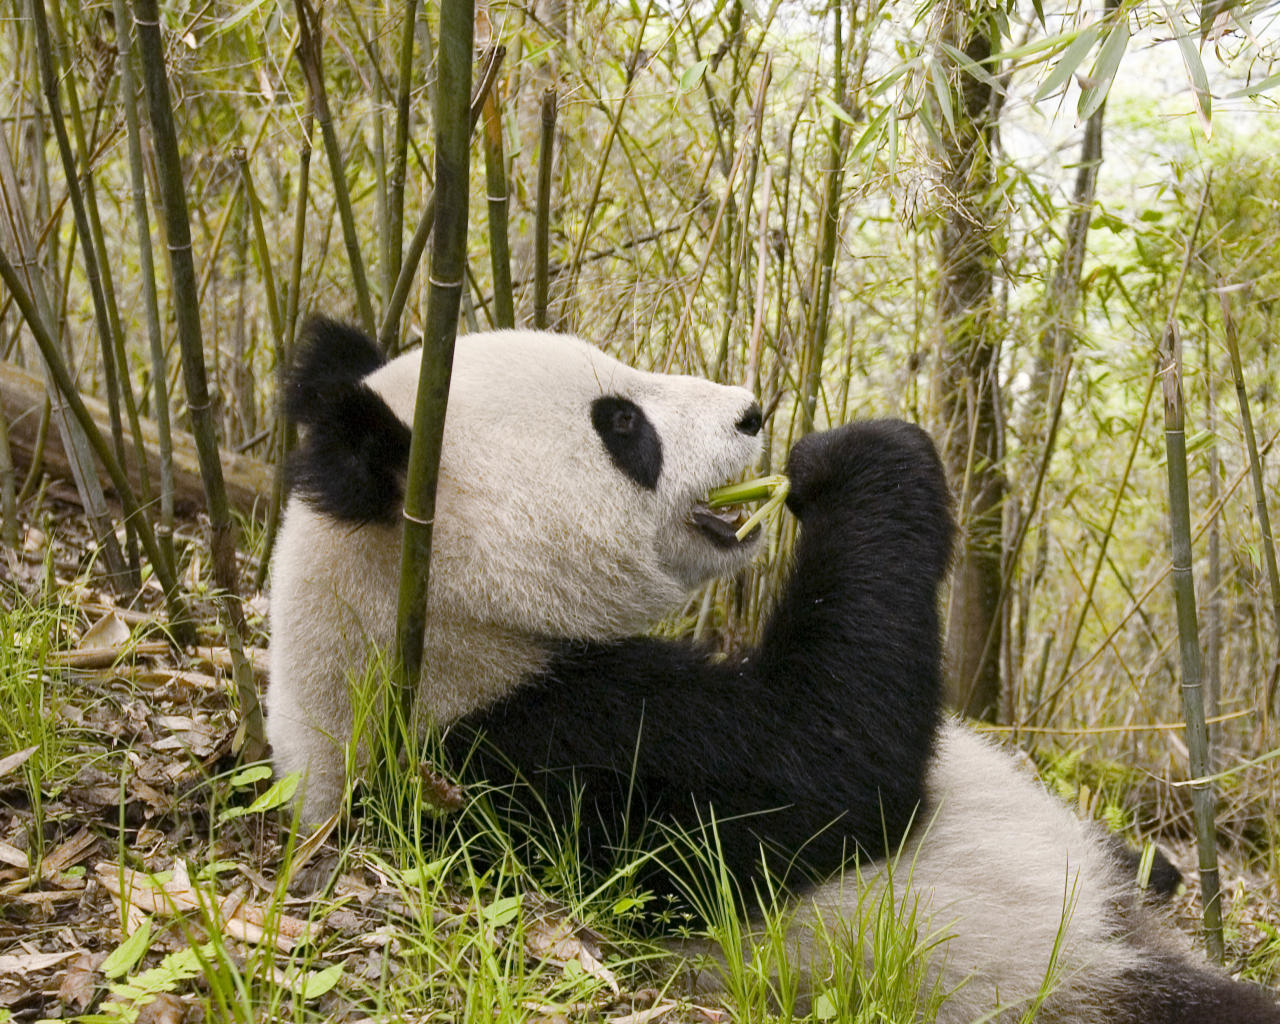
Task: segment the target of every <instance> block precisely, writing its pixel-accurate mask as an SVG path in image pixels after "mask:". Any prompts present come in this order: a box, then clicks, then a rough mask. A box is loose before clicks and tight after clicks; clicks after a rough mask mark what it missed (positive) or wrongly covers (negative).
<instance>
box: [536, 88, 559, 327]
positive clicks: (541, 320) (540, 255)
mask: <svg viewBox="0 0 1280 1024" xmlns="http://www.w3.org/2000/svg"><path fill="white" fill-rule="evenodd" d="M541 126H542V136H541V139H540V142H539V146H538V199H537V209H536V213H535V222H534V231H533V326H534V327H536V328H538V329H539V330H545V329H546V326H547V303H548V300H549V298H550V296H549V292H550V289H551V274H550V266H551V169H552V165H553V163H554V150H555V137H556V91H555V89H547V90H546V91H545V92H543V94H542V119H541Z"/></svg>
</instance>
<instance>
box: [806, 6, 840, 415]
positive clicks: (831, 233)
mask: <svg viewBox="0 0 1280 1024" xmlns="http://www.w3.org/2000/svg"><path fill="white" fill-rule="evenodd" d="M834 9H835V43H834V45H833V46H832V53H833V56H834V60H835V86H834V92H835V102H836V103H837V104H839V106H840V107H841V109H844V106H845V95H844V93H845V66H844V36H843V26H842V19H841V10H840V5H839V4H835V5H834ZM851 34H852V33H851ZM827 137H828V148H827V166H826V168H825V170H824V171H823V174H824V176H825V177H824V182H825V184H826V188H825V189H824V191H823V198H822V220H821V222H820V228H819V239H818V252H819V264H818V266H817V268H815V269H816V272H815V275H814V281H813V285H812V288H813V292H814V304H813V307H812V309H811V312H810V317H809V320H810V326H809V331H808V334H809V339H808V341H809V344H808V345H807V346H806V347H805V358H806V360H807V362H806V372H805V376H804V384H803V386H802V388H801V391H800V402H799V406H800V432H801V434H807V433H809V432H811V431H812V430H813V428H814V421H815V420H816V418H817V415H816V414H817V406H818V393H819V391H820V390H821V389H822V363H823V359H824V357H825V356H826V351H827V316H828V310H829V309H830V305H831V280H832V275H833V273H834V268H835V257H836V242H837V240H838V237H839V233H840V186H841V185H842V184H843V182H844V150H845V145H846V143H845V139H846V132H845V124H844V121H842V120H841V119H840V118H838V117H836V116H835V115H834V114H832V115H831V125H830V127H829V128H828V130H827Z"/></svg>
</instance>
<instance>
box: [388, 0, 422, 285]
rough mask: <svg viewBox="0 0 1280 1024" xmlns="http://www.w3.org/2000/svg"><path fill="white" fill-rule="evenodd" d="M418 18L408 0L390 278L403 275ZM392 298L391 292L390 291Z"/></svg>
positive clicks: (391, 203) (395, 142)
mask: <svg viewBox="0 0 1280 1024" xmlns="http://www.w3.org/2000/svg"><path fill="white" fill-rule="evenodd" d="M417 20H418V0H405V5H404V14H403V15H402V21H401V24H400V61H399V68H398V71H399V79H398V81H397V82H396V119H395V131H394V133H393V134H392V138H391V177H390V181H389V182H388V183H387V238H386V261H387V280H388V281H392V282H395V281H397V280H399V278H400V257H401V254H402V252H403V249H404V188H405V177H406V174H405V168H406V166H407V164H408V160H409V97H410V95H411V93H412V83H413V29H414V26H415V24H416V23H417ZM387 297H388V298H390V291H388V295H387Z"/></svg>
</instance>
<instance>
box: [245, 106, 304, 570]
mask: <svg viewBox="0 0 1280 1024" xmlns="http://www.w3.org/2000/svg"><path fill="white" fill-rule="evenodd" d="M312 121H313V118H312V116H311V111H310V109H308V110H307V113H306V116H305V117H303V119H302V149H301V151H300V152H299V154H298V194H297V196H296V197H295V201H294V207H293V253H292V255H291V257H290V260H289V284H288V288H287V291H286V293H285V311H284V325H283V332H284V333H283V336H282V338H281V341H280V349H279V351H278V352H277V353H276V450H275V472H274V476H273V478H272V481H271V502H270V504H269V505H268V506H267V525H266V531H265V532H266V536H265V537H264V538H263V542H262V560H261V561H260V562H259V563H258V571H257V572H256V573H255V574H254V577H253V588H254V590H259V591H260V590H262V588H263V587H264V586H265V585H266V582H267V574H268V573H269V572H270V570H271V552H272V551H273V550H274V549H275V544H276V534H277V533H278V532H279V530H280V512H281V509H282V508H283V507H284V494H285V477H286V474H287V466H288V458H289V452H290V451H291V450H292V449H293V445H294V442H295V440H296V434H297V428H296V427H295V426H294V425H293V424H292V423H290V422H289V419H288V417H286V416H285V415H284V395H285V380H286V378H287V376H288V369H289V364H290V362H291V360H292V358H293V355H292V354H293V339H294V337H295V334H296V332H297V327H298V306H299V302H300V301H301V294H302V255H303V253H304V252H305V250H306V228H307V198H308V195H309V194H310V191H311V128H312Z"/></svg>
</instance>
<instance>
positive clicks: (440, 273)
mask: <svg viewBox="0 0 1280 1024" xmlns="http://www.w3.org/2000/svg"><path fill="white" fill-rule="evenodd" d="M474 27H475V4H474V2H473V0H442V3H441V8H440V48H439V60H438V67H439V76H438V79H437V81H438V88H437V90H436V118H435V150H436V158H435V162H436V189H435V192H436V223H435V233H434V236H433V238H432V244H431V266H430V272H429V275H428V279H429V281H430V287H429V289H428V291H427V316H426V324H425V327H426V330H425V332H424V337H423V343H422V365H421V369H420V370H419V374H418V393H417V399H416V403H415V407H414V421H413V439H412V441H411V443H410V446H409V467H408V476H407V480H406V482H405V500H404V519H405V522H404V537H403V541H402V545H401V555H400V591H399V595H398V599H397V604H396V662H395V664H396V671H397V674H398V688H399V694H398V699H397V700H396V702H395V712H394V714H395V715H396V716H397V717H396V719H395V723H394V724H395V725H398V726H399V728H400V730H401V745H402V749H405V750H407V749H409V748H410V737H411V735H412V732H411V729H412V724H413V722H414V703H415V700H416V697H417V693H418V681H419V679H420V678H421V677H422V673H423V658H424V651H423V638H424V636H425V633H426V616H427V594H428V588H429V583H430V567H431V538H432V521H433V519H434V517H435V497H436V481H437V478H438V474H439V468H440V450H441V447H442V444H443V441H444V422H445V410H446V408H447V404H448V398H449V378H450V374H451V372H452V367H453V347H454V340H455V338H456V336H457V329H458V305H459V301H460V299H461V295H462V287H463V273H464V268H465V263H466V245H467V198H468V164H469V149H470V137H471V126H472V121H471V118H470V116H469V111H468V102H467V97H468V96H469V95H470V93H471V50H472V39H473V33H474ZM428 670H429V669H428Z"/></svg>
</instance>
